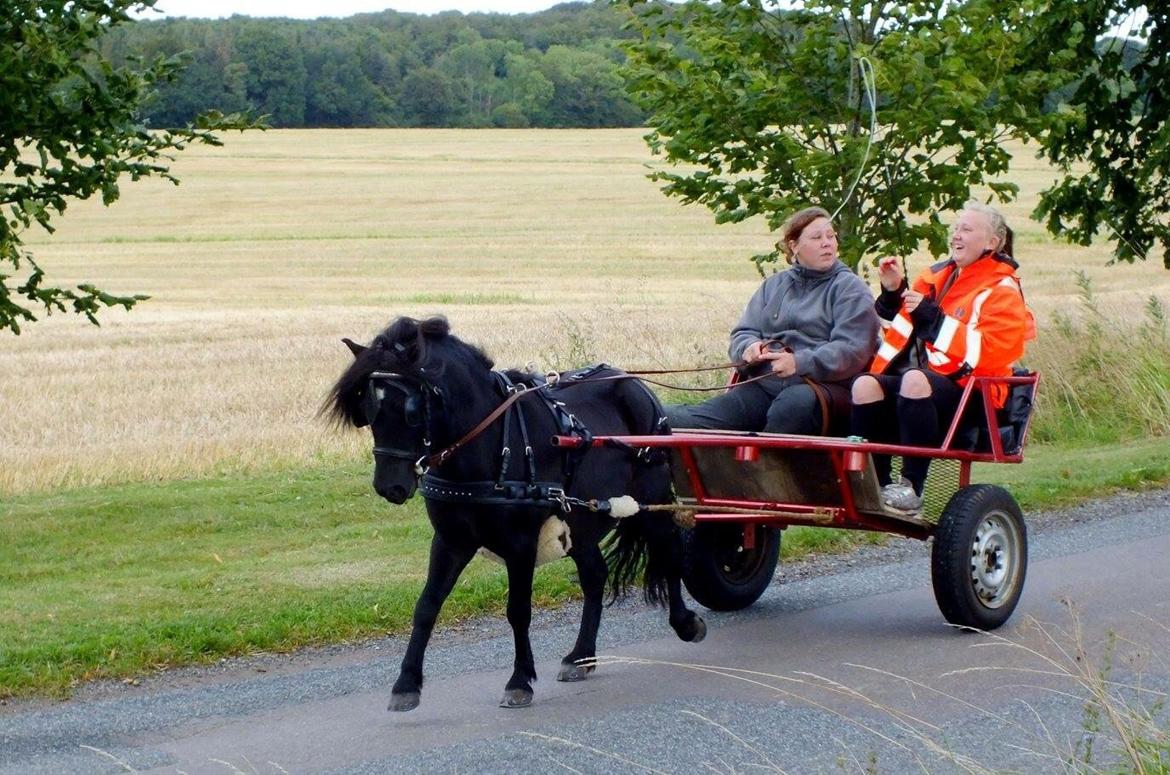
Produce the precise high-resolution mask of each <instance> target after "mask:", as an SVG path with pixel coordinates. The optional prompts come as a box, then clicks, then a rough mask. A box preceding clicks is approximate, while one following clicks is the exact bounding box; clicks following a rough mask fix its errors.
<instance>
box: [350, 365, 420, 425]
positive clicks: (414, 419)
mask: <svg viewBox="0 0 1170 775" xmlns="http://www.w3.org/2000/svg"><path fill="white" fill-rule="evenodd" d="M395 377H397V375H391V374H384V375H383V374H379V375H377V376H375V377H373V378H371V379H370V381H369V384H368V385H367V386H366V390H365V395H364V396H363V397H362V415H363V417H362V418H361V419H362V420H363V421H364V422H363V423H362V426H365V425H373V424H374V422H375V421H376V420H377V419H378V417H379V415H381V413H382V403H383V401H385V399H386V388H387V387H392V388H394V389H395V390H398V391H401V392H402V394H403V395H404V399H403V404H402V414H403V421H404V422H405V423H406V425H407V426H408V427H410V428H421V427H422V425H423V421H424V416H423V396H422V392H421V391H420V390H419V389H417V388H416V387H414V386H413V385H410V384H408V383H405V382H403V381H402V380H401V379H395ZM359 427H361V426H359Z"/></svg>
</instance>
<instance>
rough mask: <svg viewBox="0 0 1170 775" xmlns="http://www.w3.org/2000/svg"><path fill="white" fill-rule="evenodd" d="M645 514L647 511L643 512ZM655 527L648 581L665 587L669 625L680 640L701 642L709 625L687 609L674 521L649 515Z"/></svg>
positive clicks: (649, 556) (680, 554)
mask: <svg viewBox="0 0 1170 775" xmlns="http://www.w3.org/2000/svg"><path fill="white" fill-rule="evenodd" d="M644 513H645V512H644ZM647 516H648V517H650V519H651V522H652V525H653V527H651V528H650V530H651V539H650V545H649V552H648V554H647V558H646V575H647V578H648V579H649V578H652V577H655V576H657V577H658V578H659V579H661V580H662V582H663V586H665V587H666V603H667V608H668V610H669V616H670V626H671V627H672V628H673V629H674V631H675V632H676V633H677V634H678V637H679V639H680V640H684V641H687V642H688V643H698V642H699V641H701V640H702V639H703V638H705V637H707V623H706V622H705V621H703V617H701V616H699V615H698V614H696V613H695V612H694V611H692V610H691V609H689V608H687V604H686V601H685V600H684V599H683V595H682V567H683V544H682V536H681V535H680V534H679V528H677V527H676V526H675V525H674V523H673V520H670V519H666V520H663V519H661V517H660V515H657V514H655V515H653V516H651V515H650V514H647Z"/></svg>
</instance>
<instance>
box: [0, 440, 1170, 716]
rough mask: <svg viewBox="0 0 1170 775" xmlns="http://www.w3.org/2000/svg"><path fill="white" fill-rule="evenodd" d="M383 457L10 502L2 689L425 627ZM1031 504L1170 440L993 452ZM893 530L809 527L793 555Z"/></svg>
mask: <svg viewBox="0 0 1170 775" xmlns="http://www.w3.org/2000/svg"><path fill="white" fill-rule="evenodd" d="M369 475H370V472H369V470H368V465H367V464H366V463H365V462H362V463H326V464H321V465H319V466H317V467H314V468H303V469H290V470H283V471H275V472H270V473H267V474H258V475H253V476H221V477H216V478H209V479H200V480H180V481H172V482H166V483H158V484H133V485H124V486H110V487H102V488H90V489H81V490H75V491H71V492H66V493H61V494H54V495H28V496H21V497H17V498H12V499H9V500H7V501H6V502H5V503H4V504H3V505H2V506H0V697H5V696H30V695H50V696H62V695H65V694H67V693H68V692H69V690H70V688H71V687H72V686H74V685H75V684H76V683H77V682H79V681H83V680H88V679H93V678H117V677H128V676H134V675H140V674H142V673H144V672H147V671H150V670H153V669H156V668H160V667H166V666H173V665H181V664H192V663H200V662H208V661H212V660H214V659H217V658H219V657H221V656H225V655H237V654H247V653H251V652H256V651H286V650H290V649H294V648H297V647H298V646H303V645H307V644H316V643H328V642H338V641H344V640H349V639H355V638H362V637H368V636H374V635H379V634H384V633H400V632H404V631H406V630H407V629H408V628H409V625H410V617H411V612H412V609H413V605H414V600H415V598H416V596H417V594H418V591H419V589H420V588H421V586H422V582H423V579H424V576H425V571H426V562H427V549H428V546H429V541H430V527H429V524H428V523H427V521H426V517H425V515H424V514H423V512H422V508H421V503H420V502H419V501H418V500H417V499H415V500H414V501H412V502H411V503H408V504H407V505H406V506H402V507H394V506H390V505H388V504H386V503H385V502H384V501H382V500H381V499H380V498H378V497H377V496H376V495H375V494H374V493H373V492H372V491H371V489H370V484H369ZM974 478H975V479H976V480H977V481H992V482H998V483H1000V484H1003V485H1005V486H1007V487H1008V488H1009V489H1011V490H1012V492H1013V493H1015V495H1016V497H1017V498H1018V499H1019V500H1020V502H1021V504H1022V505H1023V506H1024V509H1025V511H1028V510H1035V509H1040V508H1045V507H1050V506H1055V505H1061V504H1066V503H1070V502H1073V501H1076V500H1079V499H1083V498H1086V497H1095V496H1101V495H1105V494H1107V493H1109V492H1112V491H1115V490H1117V489H1120V488H1127V489H1135V488H1137V489H1140V488H1144V487H1150V486H1155V485H1163V484H1165V483H1167V482H1170V445H1168V444H1166V443H1165V440H1164V439H1163V440H1146V441H1141V442H1136V443H1130V444H1126V445H1124V446H1121V445H1117V446H1110V447H1099V448H1081V449H1077V448H1067V449H1057V448H1050V447H1033V448H1032V449H1030V450H1029V452H1028V461H1027V462H1026V463H1024V464H1023V465H1021V466H981V467H980V470H978V471H977V472H976V476H975V477H974ZM880 540H882V536H880V535H873V534H867V533H856V532H848V531H839V530H819V529H814V528H791V529H789V530H788V531H786V534H785V540H784V544H783V546H784V556H785V557H786V558H790V559H791V558H793V557H798V556H801V555H803V554H807V553H809V552H830V551H841V550H844V549H847V548H849V547H850V546H853V545H855V544H857V543H859V542H867V541H869V542H872V541H880ZM505 589H506V580H505V576H504V573H503V569H502V568H501V567H500V566H498V565H495V564H492V563H489V562H487V561H485V560H481V559H476V560H475V561H474V562H473V563H472V565H471V567H470V568H469V569H468V571H467V572H466V573H465V574H464V577H463V578H462V579H461V580H460V582H459V586H458V587H457V588H456V591H455V593H454V594H453V595H452V598H451V599H450V600H449V601H448V603H447V606H446V607H445V608H444V617H443V620H444V621H445V622H447V623H450V622H452V621H456V620H459V619H463V618H466V617H470V616H473V615H480V614H495V615H500V614H502V610H503V606H504V595H505ZM577 594H579V593H578V590H577V588H576V586H575V584H574V582H573V568H572V564H571V563H568V562H561V563H555V564H553V565H550V566H546V567H544V568H541V569H540V570H539V571H538V574H537V584H536V598H537V601H538V603H539V604H541V605H550V604H553V603H556V602H561V601H565V600H568V599H570V598H572V597H574V596H575V595H577Z"/></svg>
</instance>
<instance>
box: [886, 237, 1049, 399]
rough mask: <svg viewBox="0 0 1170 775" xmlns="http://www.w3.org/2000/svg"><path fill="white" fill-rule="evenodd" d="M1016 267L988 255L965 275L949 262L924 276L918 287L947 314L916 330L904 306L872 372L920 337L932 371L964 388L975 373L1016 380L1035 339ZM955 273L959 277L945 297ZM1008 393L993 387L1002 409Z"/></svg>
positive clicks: (891, 325)
mask: <svg viewBox="0 0 1170 775" xmlns="http://www.w3.org/2000/svg"><path fill="white" fill-rule="evenodd" d="M1016 266H1017V264H1016V263H1015V261H1013V260H1011V259H1010V258H1008V257H1006V256H1003V255H1000V254H987V255H985V256H984V257H982V258H980V259H979V260H977V261H976V262H975V263H973V264H971V265H970V266H968V267H967V268H965V269H963V270H961V271H959V270H958V268H957V267H956V265H955V262H954V261H953V260H949V259H948V260H946V261H942V262H939V263H937V264H935V265H934V266H931V267H930V268H929V269H927V270H926V271H924V272H923V273H922V274H921V275H919V276H918V279H916V280H915V281H914V286H913V288H914V290H915V291H917V292H919V293H921V294H923V295H924V296H925V297H926V298H927V299H932V300H933V301H934V302H935V303H936V304H937V305H938V306H939V308H940V311H941V313H942V314H940V315H939V316H938V319H937V320H935V321H934V322H933V324H923V323H919V324H917V326H916V325H915V323H914V320H913V319H912V317H911V316H910V314H909V313H907V312H906V307H905V305H903V306H902V307H901V308H900V309H899V310H898V313H897V314H896V315H895V316H894V318H893V320H891V321H889V326H888V327H887V328H886V330H885V333H884V335H883V337H882V344H881V346H880V347H879V348H878V351H877V355H875V356H874V359H873V363H872V364H871V365H870V371H871V372H873V373H875V374H881V373H882V372H884V371H885V370H886V368H887V367H888V366H889V365H890V362H891V361H892V360H894V358H895V357H896V356H897V355H898V354H899V353H901V352H902V351H903V350H905V349H906V348H907V347H908V346H910V344H911V343H912V342H913V341H914V338H915V337H917V338H918V339H920V340H921V341H922V342H923V343H924V345H925V348H924V349H925V352H926V361H927V363H926V365H927V367H928V368H929V369H930V370H931V371H933V372H936V373H938V374H942V375H943V376H947V377H951V378H952V379H954V380H955V381H956V382H958V383H959V384H960V385H965V384H966V383H967V380H968V378H969V377H970V376H971V375H972V374H974V375H977V376H993V377H1003V376H1010V375H1011V373H1012V365H1013V364H1014V363H1015V362H1016V361H1017V360H1019V358H1020V357H1021V356H1023V354H1024V342H1025V340H1027V339H1032V338H1034V337H1035V330H1034V324H1033V323H1032V316H1031V313H1030V312H1029V311H1028V309H1027V307H1026V306H1025V305H1024V294H1023V292H1022V291H1021V289H1020V280H1019V278H1018V277H1016V275H1015V270H1016ZM955 271H959V275H958V277H956V278H955V280H954V282H953V283H951V285H950V287H949V288H946V291H945V295H941V294H942V291H943V287H944V286H945V285H946V284H947V281H948V280H949V279H950V277H951V275H952V273H954V272H955ZM940 296H941V297H940ZM879 313H880V309H879ZM1007 394H1008V387H1007V386H1006V385H995V386H993V388H992V398H993V400H994V402H995V405H996V407H1001V406H1003V404H1004V401H1005V400H1006V399H1007Z"/></svg>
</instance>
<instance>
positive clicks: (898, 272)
mask: <svg viewBox="0 0 1170 775" xmlns="http://www.w3.org/2000/svg"><path fill="white" fill-rule="evenodd" d="M905 279H906V274H905V273H904V272H903V271H902V265H901V262H899V261H898V258H897V256H886V257H885V258H883V259H882V260H881V261H878V280H879V281H880V282H881V284H882V288H883V289H885V290H887V291H896V290H898V289H899V288H901V287H902V283H903V281H905Z"/></svg>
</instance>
